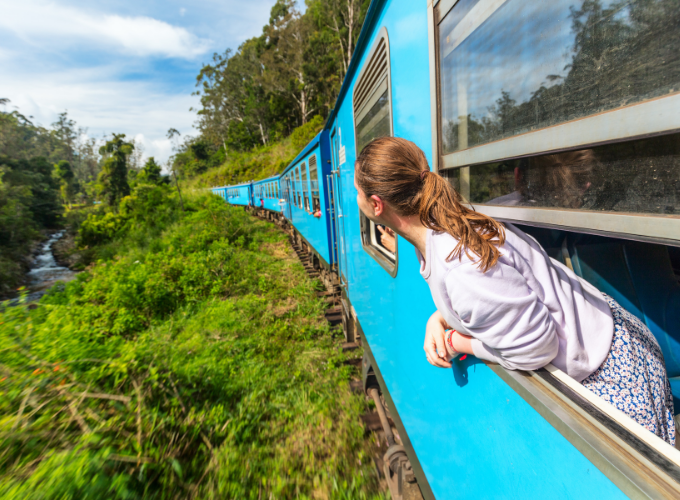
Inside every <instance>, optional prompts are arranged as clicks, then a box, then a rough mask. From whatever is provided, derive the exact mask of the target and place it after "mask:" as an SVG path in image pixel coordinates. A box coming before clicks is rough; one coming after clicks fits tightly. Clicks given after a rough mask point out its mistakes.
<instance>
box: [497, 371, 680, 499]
mask: <svg viewBox="0 0 680 500" xmlns="http://www.w3.org/2000/svg"><path fill="white" fill-rule="evenodd" d="M487 364H488V366H489V367H490V368H491V369H492V370H493V371H494V372H495V373H496V374H497V375H498V376H499V377H500V378H501V379H502V380H504V381H505V382H506V383H507V384H508V385H509V386H510V387H511V388H512V389H513V390H515V392H517V393H518V394H519V395H520V396H521V397H522V398H523V399H524V400H525V401H527V403H529V404H530V405H531V406H532V407H533V408H534V409H535V410H536V411H538V413H539V414H541V416H542V417H543V418H545V419H546V420H547V421H548V422H549V423H550V424H551V425H552V426H553V427H554V428H555V429H556V430H557V431H558V432H559V433H560V434H562V436H564V437H565V438H566V439H567V440H568V441H569V442H570V443H571V444H572V445H573V446H574V447H576V448H577V449H578V450H579V451H580V452H581V453H583V455H584V456H585V457H586V458H587V459H588V460H590V461H591V462H592V463H593V464H594V465H595V466H596V467H598V469H600V470H601V471H602V472H603V473H604V474H605V475H606V476H607V477H608V478H609V479H610V480H611V481H612V482H613V483H614V484H616V485H617V486H618V487H619V488H620V489H621V490H622V491H623V492H624V493H625V494H627V495H628V496H629V497H633V498H636V497H640V496H643V497H650V498H658V497H662V498H680V451H679V450H677V449H676V448H674V447H673V446H671V445H669V444H668V443H666V442H665V441H664V440H662V439H660V438H659V437H657V436H656V435H654V434H652V433H651V432H649V431H648V430H647V429H645V428H643V427H642V426H641V425H639V424H638V423H637V422H635V421H634V420H633V419H631V418H630V417H628V416H627V415H625V414H624V413H623V412H621V411H619V410H618V409H616V408H614V407H613V406H612V405H610V404H608V403H607V402H605V401H603V400H602V399H600V398H599V397H598V396H596V395H595V394H594V393H592V392H590V391H589V390H588V389H586V388H585V387H583V386H582V385H581V384H579V383H578V382H577V381H575V380H574V379H572V378H571V377H569V376H568V375H567V374H566V373H564V372H562V371H561V370H559V369H558V368H556V367H554V366H552V365H548V366H546V367H545V368H542V369H540V370H536V371H532V372H523V371H513V370H506V369H504V368H503V367H501V366H500V365H497V364H494V363H487Z"/></svg>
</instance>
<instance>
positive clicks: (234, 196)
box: [212, 182, 252, 207]
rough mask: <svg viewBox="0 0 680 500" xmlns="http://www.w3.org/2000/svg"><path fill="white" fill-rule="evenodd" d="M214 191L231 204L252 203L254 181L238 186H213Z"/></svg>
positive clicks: (246, 204)
mask: <svg viewBox="0 0 680 500" xmlns="http://www.w3.org/2000/svg"><path fill="white" fill-rule="evenodd" d="M212 192H213V193H215V194H216V195H218V196H220V197H222V198H223V199H224V201H226V202H227V203H229V204H230V205H238V206H245V207H248V206H251V205H252V183H251V182H246V183H243V184H238V185H236V186H223V187H216V188H212Z"/></svg>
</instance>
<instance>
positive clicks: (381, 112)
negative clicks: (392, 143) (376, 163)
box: [357, 91, 392, 152]
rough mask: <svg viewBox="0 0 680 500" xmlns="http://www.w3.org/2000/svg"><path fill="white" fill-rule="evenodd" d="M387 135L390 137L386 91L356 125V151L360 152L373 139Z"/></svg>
mask: <svg viewBox="0 0 680 500" xmlns="http://www.w3.org/2000/svg"><path fill="white" fill-rule="evenodd" d="M389 135H392V133H391V130H390V107H389V99H388V96H387V91H385V92H384V93H383V94H382V95H381V96H380V98H379V99H378V101H377V102H376V103H375V104H374V105H373V107H371V109H370V111H369V112H368V113H366V116H364V117H363V118H362V119H361V121H360V122H359V124H358V125H357V151H358V152H361V150H362V149H364V146H365V145H366V144H368V143H369V142H371V141H372V140H373V139H377V138H378V137H385V136H389Z"/></svg>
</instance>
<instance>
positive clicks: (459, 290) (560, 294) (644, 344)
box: [355, 137, 675, 445]
mask: <svg viewBox="0 0 680 500" xmlns="http://www.w3.org/2000/svg"><path fill="white" fill-rule="evenodd" d="M355 186H356V188H357V191H358V196H357V203H358V204H359V208H360V209H361V211H362V212H363V213H364V214H365V215H366V217H368V218H369V219H371V220H372V221H373V222H375V223H376V224H382V225H384V226H386V227H387V228H390V229H392V230H393V231H394V232H395V233H396V234H398V235H400V236H401V237H403V238H405V239H406V240H408V241H409V242H410V243H412V244H413V245H414V246H415V248H416V255H417V257H418V259H419V261H420V273H421V275H422V276H423V278H424V279H425V280H426V281H427V283H428V285H429V286H430V292H431V293H432V298H433V299H434V303H435V305H436V307H437V310H436V311H435V313H434V314H433V315H432V316H431V317H430V319H429V321H428V323H427V327H426V333H425V353H426V356H427V360H428V361H429V362H430V363H431V364H432V365H434V366H439V367H442V368H445V367H450V366H451V363H450V361H451V359H452V358H453V357H455V356H456V355H457V354H458V353H466V354H473V355H475V356H477V357H478V358H481V359H484V360H487V361H492V362H494V363H498V364H500V365H502V366H503V367H505V368H507V369H511V370H514V369H517V370H535V369H538V368H541V367H543V366H545V365H547V364H548V363H552V364H553V365H555V366H556V367H557V368H559V369H561V370H562V371H564V372H566V373H567V374H568V375H569V376H571V377H572V378H574V379H575V380H577V381H579V382H580V383H582V384H583V385H584V386H585V387H586V388H588V389H589V390H591V391H592V392H594V393H595V394H597V395H598V396H600V397H601V398H602V399H604V400H605V401H607V402H609V403H611V404H612V405H614V406H615V407H616V408H618V409H619V410H621V411H623V412H624V413H626V414H627V415H628V416H630V417H631V418H632V419H634V420H635V421H637V422H638V423H639V424H640V425H642V426H643V427H645V428H647V429H648V430H650V431H651V432H653V433H654V434H656V435H657V436H659V437H660V438H662V439H664V440H665V441H667V442H668V443H670V444H671V445H673V444H674V443H675V425H674V421H673V399H672V395H671V389H670V384H669V382H668V377H667V376H666V369H665V366H664V360H663V354H662V353H661V349H660V348H659V344H658V343H657V341H656V339H655V338H654V336H653V335H652V333H651V332H650V331H649V329H648V328H647V327H646V326H645V325H644V323H642V322H641V321H640V320H639V319H638V318H636V317H634V316H633V315H632V314H631V313H629V312H628V311H626V310H625V309H624V308H623V307H621V306H620V305H619V304H618V303H617V302H616V301H614V299H612V298H611V297H609V296H607V295H605V294H603V293H601V292H600V291H598V290H597V289H596V288H595V287H593V286H592V285H591V284H589V283H588V282H586V281H585V280H583V279H581V278H579V277H578V276H576V275H575V274H574V273H573V272H572V271H571V270H570V269H569V268H567V267H566V266H564V265H562V264H560V263H559V262H557V261H555V260H553V259H551V258H550V257H548V255H547V254H546V252H545V250H543V248H542V247H541V246H540V245H539V244H538V243H537V242H536V240H534V239H533V238H532V237H531V236H529V235H527V234H525V233H524V232H522V231H521V230H520V229H518V228H516V227H515V226H513V225H511V224H505V225H502V224H500V223H499V222H497V221H495V220H494V219H492V218H490V217H488V216H486V215H483V214H481V213H478V212H475V211H474V210H472V209H470V208H467V207H465V206H464V205H463V204H462V203H461V198H460V196H459V194H458V193H457V192H456V191H455V190H454V189H453V188H452V187H451V186H450V184H449V183H448V182H447V181H446V180H445V179H443V178H442V177H440V176H439V175H438V174H436V173H433V172H430V170H429V166H428V163H427V159H426V158H425V155H424V154H423V152H422V151H421V150H420V149H419V148H418V147H417V146H416V145H415V144H413V143H412V142H410V141H407V140H405V139H399V138H394V137H382V138H379V139H376V140H374V141H373V142H371V143H369V144H368V145H367V146H366V147H365V148H364V149H363V151H362V152H361V154H360V155H359V158H358V159H357V162H356V166H355ZM383 236H384V235H383ZM631 374H632V376H631Z"/></svg>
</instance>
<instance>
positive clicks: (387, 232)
mask: <svg viewBox="0 0 680 500" xmlns="http://www.w3.org/2000/svg"><path fill="white" fill-rule="evenodd" d="M376 227H377V228H378V231H380V243H382V246H384V247H385V248H386V249H388V250H389V251H390V252H392V253H394V252H395V250H396V249H397V240H396V236H395V235H394V231H392V230H391V229H390V228H389V227H387V226H384V227H383V226H376Z"/></svg>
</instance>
